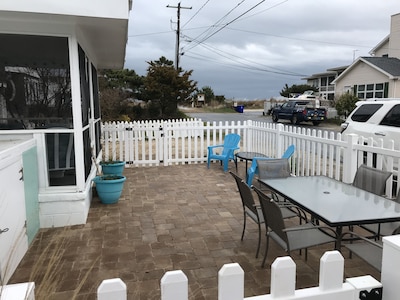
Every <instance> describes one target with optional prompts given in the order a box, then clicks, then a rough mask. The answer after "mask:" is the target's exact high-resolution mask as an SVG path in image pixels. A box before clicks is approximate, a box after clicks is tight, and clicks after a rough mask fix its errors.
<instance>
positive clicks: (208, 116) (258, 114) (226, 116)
mask: <svg viewBox="0 0 400 300" xmlns="http://www.w3.org/2000/svg"><path fill="white" fill-rule="evenodd" d="M185 113H186V114H187V115H189V116H191V117H192V118H197V119H201V120H202V121H203V122H214V121H215V122H218V121H223V122H225V121H229V122H231V121H235V122H237V121H242V122H243V121H247V120H252V121H259V122H267V123H271V122H272V119H271V116H263V114H262V110H246V109H245V110H244V112H243V113H236V112H234V113H196V112H185ZM280 122H281V123H283V124H285V125H286V124H287V125H291V124H290V122H289V121H286V120H282V121H280ZM296 126H300V127H305V128H315V129H326V130H332V131H335V132H340V131H341V129H340V126H338V125H335V124H331V123H324V122H323V123H321V124H320V125H319V126H314V125H313V124H312V123H311V122H306V123H301V124H299V125H296Z"/></svg>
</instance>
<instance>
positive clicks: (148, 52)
mask: <svg viewBox="0 0 400 300" xmlns="http://www.w3.org/2000/svg"><path fill="white" fill-rule="evenodd" d="M259 2H261V1H260V0H246V1H241V0H236V1H226V0H225V1H221V0H208V1H207V0H196V1H194V0H192V1H191V0H185V1H183V0H182V1H181V5H182V6H183V7H190V6H192V9H191V10H188V9H182V10H181V29H182V30H181V33H182V35H181V39H180V40H181V49H182V51H183V52H184V55H183V56H182V57H181V60H180V66H181V67H182V68H183V69H185V70H193V79H194V80H196V81H198V86H199V88H201V87H203V86H210V87H211V88H212V89H213V90H214V92H215V94H217V95H225V97H227V98H235V99H244V98H245V99H265V98H269V97H272V96H277V95H279V91H280V90H281V89H282V88H283V86H284V85H285V84H286V83H287V84H289V85H291V84H302V83H305V82H304V81H302V80H301V78H302V77H304V75H311V74H313V73H320V72H323V71H325V70H326V69H327V68H331V67H337V66H343V65H348V64H350V63H351V62H352V60H353V55H355V56H356V57H358V56H366V55H368V52H369V51H370V50H371V49H372V48H373V47H374V46H375V45H376V44H377V43H379V42H380V41H381V40H382V39H383V38H384V37H385V36H386V35H387V34H388V33H389V31H390V16H391V15H393V14H397V13H399V12H400V9H398V2H397V0H385V1H376V0H352V1H348V0H334V1H321V0H301V1H300V0H287V1H285V0H270V1H264V2H262V3H261V4H260V5H259V6H257V8H255V9H253V10H251V11H250V12H248V13H247V14H245V15H244V16H242V17H241V18H238V17H239V16H240V15H241V14H243V13H245V12H246V11H247V10H249V9H250V8H251V7H253V6H255V5H256V4H257V3H259ZM239 3H241V4H240V5H238V4H239ZM168 4H169V5H171V6H177V4H178V0H175V2H174V1H171V0H152V1H148V0H136V1H134V7H133V10H132V11H131V14H130V22H129V40H128V44H127V50H126V59H125V61H126V63H125V67H126V68H129V69H134V70H135V71H136V72H137V73H138V74H140V75H145V74H146V70H147V66H148V65H147V63H146V62H147V61H151V60H157V59H158V58H160V57H161V56H165V57H167V58H168V59H170V60H174V59H175V41H176V39H175V38H176V34H175V31H174V30H175V28H176V24H175V22H176V16H177V10H176V9H173V8H167V7H166V6H167V5H168ZM204 4H206V5H205V6H204V7H203V9H201V10H200V11H199V9H200V8H201V7H202V6H203V5H204ZM237 5H238V6H237ZM236 6H237V8H236V9H233V8H234V7H236ZM229 11H232V12H231V13H230V14H229V15H227V13H228V12H229ZM195 14H196V15H195ZM226 15H227V16H226ZM224 16H226V17H225V18H224ZM192 17H193V18H192ZM235 18H238V20H237V21H235V22H232V23H231V24H229V25H228V26H226V27H225V28H223V29H221V28H222V26H225V25H226V24H227V23H228V22H231V21H232V20H234V19H235ZM189 20H190V21H189ZM188 21H189V22H188ZM218 21H219V23H218ZM214 25H215V26H214ZM219 29H221V30H220V31H219V32H217V33H215V34H214V35H213V36H212V37H210V38H208V39H206V40H204V41H203V39H204V37H206V36H207V35H210V34H212V33H213V32H215V31H216V30H219Z"/></svg>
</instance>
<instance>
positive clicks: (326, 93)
mask: <svg viewBox="0 0 400 300" xmlns="http://www.w3.org/2000/svg"><path fill="white" fill-rule="evenodd" d="M347 67H348V66H344V67H336V68H330V69H327V70H326V72H323V73H318V74H313V75H311V76H310V77H305V78H302V79H303V80H307V84H308V85H310V86H312V87H315V88H317V89H318V92H319V95H320V96H321V97H322V98H323V99H326V100H334V98H335V85H333V84H332V82H333V81H334V80H335V78H336V77H338V76H339V75H340V74H342V72H343V71H344V70H345V69H346V68H347Z"/></svg>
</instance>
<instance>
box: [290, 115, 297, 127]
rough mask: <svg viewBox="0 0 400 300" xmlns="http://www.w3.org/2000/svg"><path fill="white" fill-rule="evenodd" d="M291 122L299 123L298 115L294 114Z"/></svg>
mask: <svg viewBox="0 0 400 300" xmlns="http://www.w3.org/2000/svg"><path fill="white" fill-rule="evenodd" d="M291 122H292V124H295V125H297V124H299V120H298V119H297V116H293V117H292V120H291Z"/></svg>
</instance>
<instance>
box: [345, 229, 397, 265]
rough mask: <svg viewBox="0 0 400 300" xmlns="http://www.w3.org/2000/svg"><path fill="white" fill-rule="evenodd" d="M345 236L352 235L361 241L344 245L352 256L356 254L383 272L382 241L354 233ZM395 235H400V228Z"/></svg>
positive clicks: (394, 232)
mask: <svg viewBox="0 0 400 300" xmlns="http://www.w3.org/2000/svg"><path fill="white" fill-rule="evenodd" d="M399 226H400V224H399ZM345 234H350V235H352V236H353V237H354V236H355V237H356V238H357V239H359V241H355V242H352V243H349V244H344V246H345V247H346V248H347V249H348V250H349V251H350V255H351V254H353V253H354V254H355V255H357V256H358V257H360V258H361V259H362V260H364V261H365V262H367V263H368V264H370V265H371V266H372V267H374V268H375V269H377V270H378V271H381V268H382V253H383V244H382V241H372V240H370V239H368V238H366V237H364V236H362V235H359V234H357V233H355V232H352V231H349V232H346V233H345ZM395 234H400V227H397V228H396V229H395V230H394V231H393V232H392V234H391V235H395Z"/></svg>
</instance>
